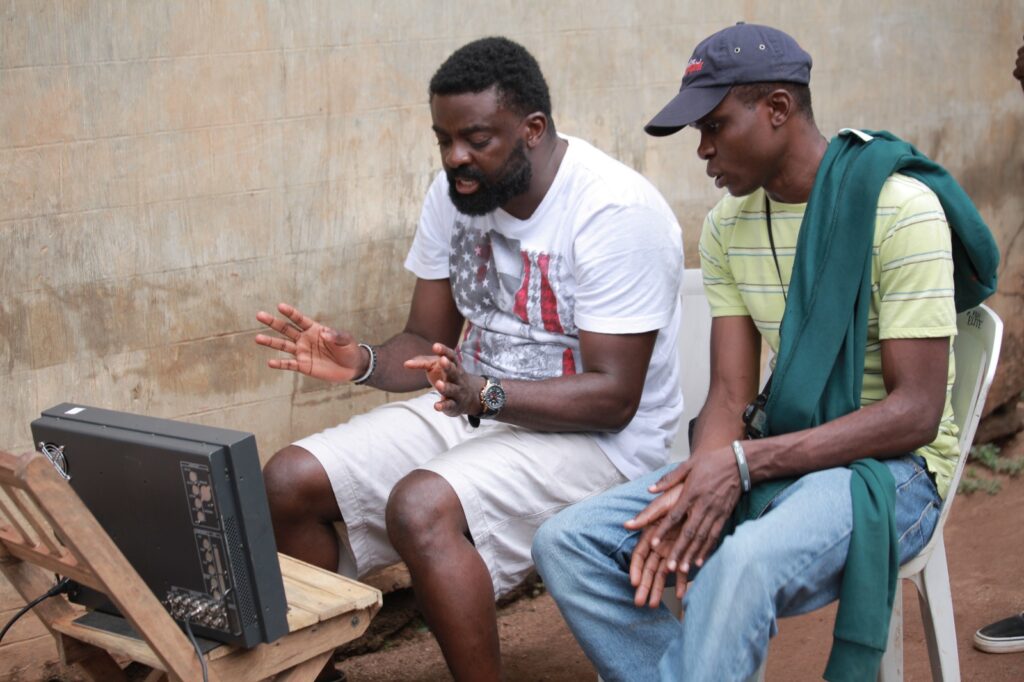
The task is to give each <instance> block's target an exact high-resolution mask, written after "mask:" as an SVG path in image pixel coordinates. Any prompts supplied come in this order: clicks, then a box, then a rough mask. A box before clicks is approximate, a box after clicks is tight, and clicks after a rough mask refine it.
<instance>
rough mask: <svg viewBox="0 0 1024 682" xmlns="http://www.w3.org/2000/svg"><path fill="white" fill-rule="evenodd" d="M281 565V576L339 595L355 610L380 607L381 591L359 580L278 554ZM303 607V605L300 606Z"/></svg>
mask: <svg viewBox="0 0 1024 682" xmlns="http://www.w3.org/2000/svg"><path fill="white" fill-rule="evenodd" d="M277 556H278V559H279V560H280V563H281V575H282V577H287V578H288V579H289V580H291V581H294V582H295V583H300V584H305V585H308V586H313V587H316V588H318V589H320V590H323V591H325V592H328V593H330V594H335V595H338V598H339V599H348V600H350V601H351V604H352V606H353V607H354V608H365V607H367V606H372V605H377V606H380V604H381V603H382V601H381V593H380V590H378V589H376V588H374V587H370V586H368V585H365V584H363V583H361V582H359V581H358V580H352V579H351V578H346V577H345V576H343V575H338V574H337V573H334V572H332V571H327V570H324V569H322V568H319V567H317V566H313V565H312V564H307V563H306V562H304V561H300V560H298V559H295V558H294V557H290V556H287V555H284V554H280V553H278V555H277ZM286 589H287V583H286ZM298 605H299V606H302V604H301V603H299V604H298Z"/></svg>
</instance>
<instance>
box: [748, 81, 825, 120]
mask: <svg viewBox="0 0 1024 682" xmlns="http://www.w3.org/2000/svg"><path fill="white" fill-rule="evenodd" d="M779 89H782V90H785V91H786V92H788V93H789V94H790V95H792V97H793V101H794V102H796V108H797V111H799V112H800V113H801V114H803V115H804V117H805V118H806V119H807V120H809V121H813V120H814V110H813V109H812V108H811V89H810V88H809V87H808V86H806V85H804V84H803V83H790V82H785V81H778V82H764V83H743V84H742V85H734V86H732V90H731V92H732V93H733V94H734V95H735V96H736V98H737V99H738V100H739V101H740V102H742V103H743V104H744V105H746V106H747V107H753V106H754V104H756V103H757V102H759V101H760V100H762V99H764V98H765V97H767V96H768V95H770V94H771V93H772V92H774V91H775V90H779Z"/></svg>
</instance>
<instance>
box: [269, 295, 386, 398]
mask: <svg viewBox="0 0 1024 682" xmlns="http://www.w3.org/2000/svg"><path fill="white" fill-rule="evenodd" d="M277 310H278V312H279V313H281V314H282V315H284V316H285V317H286V318H287V320H290V323H289V322H288V321H287V320H282V319H280V318H278V317H274V316H273V315H271V314H270V313H266V312H263V311H262V310H261V311H260V312H258V313H256V319H257V320H259V321H260V322H261V323H263V324H265V325H266V326H268V327H270V328H271V329H273V330H274V331H275V332H277V333H278V334H279V335H280V336H267V335H264V334H257V335H256V343H258V344H259V345H261V346H266V347H267V348H273V349H274V350H279V351H281V352H282V353H287V354H288V355H290V356H291V357H284V358H271V359H270V360H267V365H268V366H269V367H271V368H273V369H287V370H291V371H293V372H299V373H300V374H305V375H307V376H311V377H314V378H316V379H323V380H324V381H333V382H342V381H351V380H352V379H353V378H355V377H357V376H359V373H361V372H360V368H361V367H362V366H363V365H365V364H366V362H367V360H366V358H365V353H364V352H363V349H362V348H360V347H359V346H358V345H357V344H356V341H355V339H354V338H352V335H351V334H349V333H348V332H343V331H342V332H340V331H335V330H334V329H331V328H329V327H325V326H324V325H322V324H320V323H319V322H317V321H316V320H314V319H313V318H311V317H307V316H305V315H303V314H302V313H301V312H299V311H298V310H296V309H295V308H294V307H292V306H290V305H288V304H287V303H279V304H278V306H277Z"/></svg>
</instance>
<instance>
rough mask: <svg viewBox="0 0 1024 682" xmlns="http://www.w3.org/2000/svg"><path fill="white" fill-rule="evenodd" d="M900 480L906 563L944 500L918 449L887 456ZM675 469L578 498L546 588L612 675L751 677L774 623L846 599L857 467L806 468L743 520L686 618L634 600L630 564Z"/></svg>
mask: <svg viewBox="0 0 1024 682" xmlns="http://www.w3.org/2000/svg"><path fill="white" fill-rule="evenodd" d="M886 464H887V465H888V467H889V470H890V471H891V472H892V474H893V477H894V478H895V480H896V529H897V532H898V533H899V552H900V563H901V564H902V563H905V562H906V561H908V560H909V559H911V558H913V557H914V556H915V555H916V554H917V553H918V552H919V551H920V550H921V549H922V548H923V547H924V546H925V544H926V543H927V542H928V539H929V538H930V537H931V534H932V531H933V530H934V528H935V524H936V522H937V521H938V518H939V510H940V507H941V505H942V500H941V499H940V498H939V495H938V492H937V491H936V489H935V484H934V483H933V481H932V480H931V477H930V476H929V475H928V472H927V471H926V470H925V468H924V460H923V459H921V458H920V457H918V456H916V455H908V456H904V457H899V458H894V459H889V460H886ZM673 466H675V465H669V466H667V467H665V468H663V469H661V470H659V471H655V472H653V473H650V474H648V475H646V476H644V477H642V478H639V479H636V480H635V481H631V482H629V483H626V484H623V485H621V486H619V487H617V488H613V489H612V490H610V491H608V492H606V493H604V494H602V495H599V496H597V497H593V498H590V499H588V500H585V501H583V502H580V503H578V504H576V505H574V506H572V507H570V508H568V509H566V510H564V511H562V512H561V513H560V514H558V515H557V516H555V517H554V518H552V519H549V520H548V521H547V522H546V523H545V524H544V525H543V526H541V528H540V530H539V531H538V532H537V535H536V537H535V539H534V542H533V557H534V560H535V562H536V564H537V569H538V571H539V572H540V574H541V576H542V577H543V578H544V583H545V585H546V586H547V589H548V591H549V592H550V593H551V595H552V596H553V597H554V598H555V601H556V602H557V603H558V607H559V609H561V611H562V614H563V616H564V617H565V620H566V621H567V622H568V624H569V627H570V629H572V632H573V634H574V635H575V636H576V639H577V640H578V641H579V642H580V645H581V646H582V647H583V650H584V652H585V653H586V654H587V656H588V657H589V658H590V660H591V661H592V662H593V663H594V665H595V666H596V667H597V670H598V672H599V673H600V674H601V676H602V677H603V678H604V679H605V680H606V681H607V682H612V681H613V680H656V679H658V678H659V677H661V678H662V679H668V680H687V681H688V682H689V681H691V680H743V679H746V678H747V677H749V676H750V675H751V674H752V673H753V672H754V671H755V670H757V668H758V666H759V665H760V664H761V661H762V660H763V659H764V657H765V654H766V652H767V649H768V639H769V638H770V637H772V636H774V635H775V633H776V632H777V626H776V619H777V618H779V617H782V616H794V615H798V614H801V613H807V612H809V611H813V610H814V609H817V608H820V607H822V606H825V605H826V604H829V603H830V602H832V601H834V600H835V599H837V598H838V595H839V586H840V580H841V577H842V571H843V567H844V565H845V564H846V554H847V550H848V547H849V540H850V529H851V526H852V512H851V501H850V476H851V473H850V470H849V469H847V468H845V467H844V468H837V469H827V470H824V471H818V472H815V473H811V474H807V475H805V476H803V477H802V478H800V479H799V480H798V481H797V482H796V483H794V484H793V485H791V486H790V487H789V488H787V489H786V490H785V491H784V492H783V493H782V494H780V495H779V497H778V498H777V499H776V500H775V501H774V502H773V503H772V505H771V507H770V508H769V511H768V512H767V513H765V515H764V516H762V517H761V518H759V519H756V520H753V521H747V522H746V523H743V524H741V525H740V526H739V527H738V528H737V529H736V532H735V533H733V534H732V535H730V536H729V537H727V538H726V539H725V541H724V542H723V543H722V544H721V546H720V547H719V548H718V550H716V551H715V553H714V554H713V555H712V556H711V557H710V558H709V559H708V560H707V561H706V562H705V564H704V567H703V568H702V569H701V570H700V571H699V572H698V573H697V575H696V577H695V578H694V579H693V582H692V583H691V584H690V586H689V589H688V590H687V592H686V596H685V597H684V598H683V610H684V613H685V618H684V619H683V621H682V622H680V621H678V620H677V619H676V618H675V617H674V616H673V615H672V614H671V613H670V612H669V611H668V609H666V608H665V607H664V606H659V607H658V608H657V609H649V608H646V607H641V608H638V607H636V606H634V605H633V593H634V590H633V587H632V586H631V585H630V584H629V560H630V556H631V554H632V551H633V547H635V546H636V542H637V539H638V538H639V533H638V532H637V531H629V530H626V529H625V528H623V526H622V523H623V522H624V521H626V520H627V519H631V518H633V517H634V516H636V514H638V513H639V512H640V510H641V509H643V508H644V507H645V506H646V505H647V503H648V502H650V500H651V499H652V497H653V496H652V495H651V494H650V493H649V492H648V491H647V487H648V486H650V485H651V484H652V483H654V482H655V481H657V480H658V479H659V478H661V476H663V475H664V474H665V473H666V472H667V471H669V470H670V469H671V468H672V467H673Z"/></svg>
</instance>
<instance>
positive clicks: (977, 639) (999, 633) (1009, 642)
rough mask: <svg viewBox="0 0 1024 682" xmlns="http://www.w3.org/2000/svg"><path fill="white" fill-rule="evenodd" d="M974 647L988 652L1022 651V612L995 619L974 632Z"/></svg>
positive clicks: (1023, 628) (1023, 639) (1023, 620)
mask: <svg viewBox="0 0 1024 682" xmlns="http://www.w3.org/2000/svg"><path fill="white" fill-rule="evenodd" d="M974 647H975V648H976V649H981V650H982V651H987V652H989V653H990V654H1011V653H1013V652H1015V651H1024V613H1018V614H1017V615H1015V616H1010V617H1009V618H1004V619H1003V620H1000V621H996V622H995V623H992V624H991V625H986V626H985V627H983V628H981V629H980V630H978V631H977V632H975V633H974Z"/></svg>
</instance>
